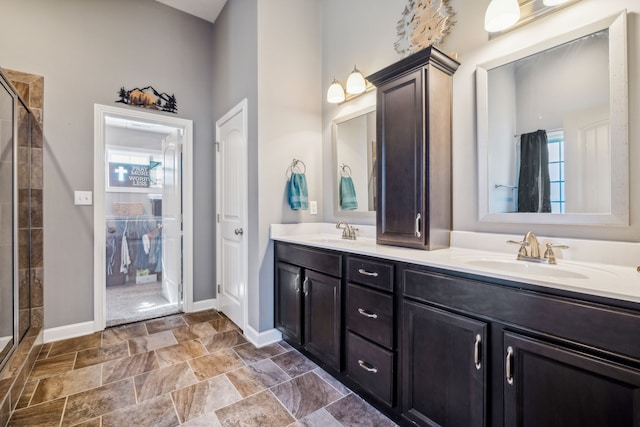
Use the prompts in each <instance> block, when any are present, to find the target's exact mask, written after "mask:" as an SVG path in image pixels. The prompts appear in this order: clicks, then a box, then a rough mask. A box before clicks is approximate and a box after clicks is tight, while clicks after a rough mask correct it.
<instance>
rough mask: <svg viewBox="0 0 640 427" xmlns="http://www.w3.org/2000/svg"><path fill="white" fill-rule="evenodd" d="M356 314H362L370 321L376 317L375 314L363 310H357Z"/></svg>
mask: <svg viewBox="0 0 640 427" xmlns="http://www.w3.org/2000/svg"><path fill="white" fill-rule="evenodd" d="M358 313H360V314H362V315H363V316H364V317H369V318H371V319H377V318H378V315H377V314H375V313H369V312H368V311H367V310H365V309H364V308H359V309H358Z"/></svg>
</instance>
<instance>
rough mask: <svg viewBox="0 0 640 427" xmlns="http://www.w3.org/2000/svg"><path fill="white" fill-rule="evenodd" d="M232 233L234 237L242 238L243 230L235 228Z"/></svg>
mask: <svg viewBox="0 0 640 427" xmlns="http://www.w3.org/2000/svg"><path fill="white" fill-rule="evenodd" d="M233 232H234V233H236V236H242V235H243V234H244V230H243V229H242V228H236V229H235V230H234V231H233Z"/></svg>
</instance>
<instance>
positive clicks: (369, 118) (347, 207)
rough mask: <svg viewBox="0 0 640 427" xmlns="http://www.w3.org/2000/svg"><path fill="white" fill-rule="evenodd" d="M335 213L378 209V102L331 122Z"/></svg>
mask: <svg viewBox="0 0 640 427" xmlns="http://www.w3.org/2000/svg"><path fill="white" fill-rule="evenodd" d="M332 134H333V135H332V140H333V157H334V179H333V180H332V184H333V186H334V207H335V208H334V211H335V214H336V215H346V214H349V215H352V214H361V215H362V214H365V213H367V214H370V215H371V214H372V213H373V212H375V210H376V111H375V105H374V106H370V107H367V108H364V109H361V110H359V111H357V112H354V113H351V114H347V115H344V116H341V117H340V118H337V119H335V120H334V121H333V125H332Z"/></svg>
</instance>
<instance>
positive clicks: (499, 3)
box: [484, 0, 520, 33]
mask: <svg viewBox="0 0 640 427" xmlns="http://www.w3.org/2000/svg"><path fill="white" fill-rule="evenodd" d="M519 19H520V5H519V4H518V0H491V3H489V7H487V13H486V14H485V15H484V29H485V30H487V31H488V32H490V33H495V32H498V31H502V30H506V29H507V28H509V27H511V26H512V25H514V24H515V23H516V22H518V20H519Z"/></svg>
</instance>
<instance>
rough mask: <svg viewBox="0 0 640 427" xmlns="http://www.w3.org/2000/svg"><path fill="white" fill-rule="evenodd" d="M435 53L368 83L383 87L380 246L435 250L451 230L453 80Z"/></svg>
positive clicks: (449, 63) (448, 64)
mask: <svg viewBox="0 0 640 427" xmlns="http://www.w3.org/2000/svg"><path fill="white" fill-rule="evenodd" d="M458 66H459V64H458V62H456V61H455V60H453V59H451V58H449V57H448V56H447V55H445V54H444V53H442V52H440V51H439V50H438V49H436V48H433V47H431V48H427V49H424V50H422V51H420V52H417V53H415V54H413V55H411V56H409V57H407V58H405V59H403V60H401V61H398V62H397V63H395V64H392V65H390V66H389V67H386V68H384V69H383V70H380V71H378V72H377V73H375V74H372V75H371V76H369V77H367V79H368V80H369V81H370V82H371V83H372V84H374V85H375V86H376V87H377V106H376V128H377V147H376V149H377V153H378V154H377V155H378V162H377V165H378V166H377V168H378V169H377V174H378V177H379V178H378V185H377V200H378V201H379V204H378V208H377V209H376V213H377V241H378V243H382V244H391V245H398V246H406V247H413V248H418V249H437V248H442V247H448V246H449V231H450V230H451V99H452V75H453V73H454V72H455V70H456V69H457V68H458Z"/></svg>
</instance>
